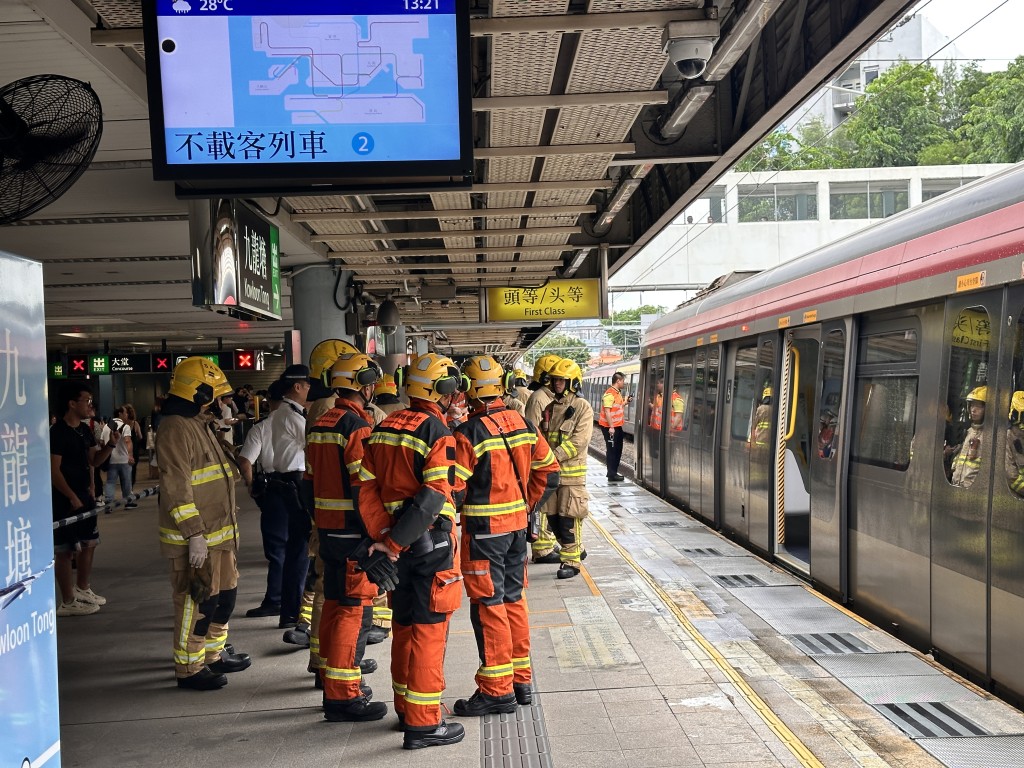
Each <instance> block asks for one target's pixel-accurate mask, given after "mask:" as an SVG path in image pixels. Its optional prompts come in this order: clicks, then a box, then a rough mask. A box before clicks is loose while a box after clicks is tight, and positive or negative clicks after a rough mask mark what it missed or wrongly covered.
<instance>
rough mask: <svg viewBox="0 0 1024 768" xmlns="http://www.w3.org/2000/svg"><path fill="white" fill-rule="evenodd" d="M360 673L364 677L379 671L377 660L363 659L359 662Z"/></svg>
mask: <svg viewBox="0 0 1024 768" xmlns="http://www.w3.org/2000/svg"><path fill="white" fill-rule="evenodd" d="M359 671H360V672H362V673H363V674H364V675H369V674H370V673H371V672H376V671H377V660H376V659H363V660H362V661H360V662H359Z"/></svg>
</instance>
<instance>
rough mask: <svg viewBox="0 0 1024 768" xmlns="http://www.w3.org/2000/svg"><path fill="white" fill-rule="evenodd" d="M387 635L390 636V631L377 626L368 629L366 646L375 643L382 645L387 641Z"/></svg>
mask: <svg viewBox="0 0 1024 768" xmlns="http://www.w3.org/2000/svg"><path fill="white" fill-rule="evenodd" d="M389 634H391V630H390V629H385V628H384V627H377V626H373V627H370V631H369V632H367V633H366V644H367V645H375V644H376V643H383V642H384V641H385V640H387V639H388V635H389Z"/></svg>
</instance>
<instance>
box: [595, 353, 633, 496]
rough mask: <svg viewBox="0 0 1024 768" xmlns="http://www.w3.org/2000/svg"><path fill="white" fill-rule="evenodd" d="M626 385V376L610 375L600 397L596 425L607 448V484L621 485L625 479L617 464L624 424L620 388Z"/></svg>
mask: <svg viewBox="0 0 1024 768" xmlns="http://www.w3.org/2000/svg"><path fill="white" fill-rule="evenodd" d="M625 385H626V374H624V373H623V372H622V371H616V372H615V373H613V374H612V382H611V385H610V386H609V387H608V389H606V390H605V392H604V395H603V396H602V397H601V413H600V414H599V415H598V417H597V424H598V426H599V427H601V432H603V433H604V442H605V445H606V446H607V454H606V455H605V465H606V466H607V468H608V482H609V483H621V482H622V481H623V480H625V478H624V477H623V476H622V475H620V474H619V462H620V461H621V460H622V427H623V425H624V424H625V423H626V400H625V398H624V397H623V396H622V388H623V387H624V386H625Z"/></svg>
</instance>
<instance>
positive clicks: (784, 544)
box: [774, 326, 821, 575]
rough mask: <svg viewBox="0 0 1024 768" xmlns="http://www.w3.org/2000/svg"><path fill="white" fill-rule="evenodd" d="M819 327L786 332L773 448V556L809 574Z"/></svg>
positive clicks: (819, 340)
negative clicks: (777, 424) (775, 451)
mask: <svg viewBox="0 0 1024 768" xmlns="http://www.w3.org/2000/svg"><path fill="white" fill-rule="evenodd" d="M820 344H821V327H820V326H809V327H807V328H797V329H796V330H793V331H790V332H788V333H787V334H786V350H785V353H786V356H785V359H784V360H783V369H782V382H781V386H780V388H779V389H780V403H779V405H780V409H779V410H780V412H779V417H778V423H779V428H780V434H779V435H778V439H777V442H776V444H777V445H778V446H779V452H778V454H777V455H776V459H775V461H776V472H777V485H776V491H775V505H776V506H775V550H774V554H775V556H776V557H777V558H778V559H780V560H782V561H784V562H786V563H788V564H789V565H790V566H791V567H793V568H795V569H796V570H798V571H800V572H802V573H805V574H807V575H810V566H811V525H810V522H811V457H812V455H813V452H814V451H815V450H816V447H817V438H816V436H815V435H814V434H812V427H813V426H814V425H816V424H817V422H818V415H817V414H818V391H817V378H818V350H819V347H820Z"/></svg>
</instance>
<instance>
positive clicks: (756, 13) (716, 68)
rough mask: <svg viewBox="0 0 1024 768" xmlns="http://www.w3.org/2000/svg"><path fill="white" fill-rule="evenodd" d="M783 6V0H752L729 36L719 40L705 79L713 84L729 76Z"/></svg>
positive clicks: (730, 30) (734, 24) (709, 62)
mask: <svg viewBox="0 0 1024 768" xmlns="http://www.w3.org/2000/svg"><path fill="white" fill-rule="evenodd" d="M781 5H782V0H751V2H750V3H749V4H748V5H747V7H746V8H745V9H744V10H743V13H742V14H741V15H740V17H739V18H738V19H736V21H735V22H734V23H733V24H732V26H731V27H730V28H729V32H728V34H726V36H725V37H724V38H723V39H721V40H719V43H718V45H717V46H716V47H715V52H714V54H713V55H712V56H711V59H710V61H708V66H707V69H705V70H704V79H705V80H707V81H708V82H712V83H713V82H717V81H718V80H721V79H722V78H724V77H725V76H726V75H727V74H729V72H730V70H732V68H733V67H734V66H736V62H737V61H739V60H740V59H741V58H742V57H743V54H744V53H746V52H747V49H748V48H750V44H751V43H752V42H754V38H755V37H757V36H758V35H759V34H761V30H762V29H764V26H765V24H767V23H768V19H770V18H771V17H772V16H774V15H775V12H776V11H777V10H779V7H780V6H781Z"/></svg>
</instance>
